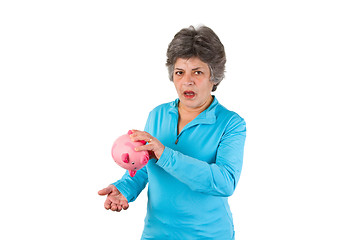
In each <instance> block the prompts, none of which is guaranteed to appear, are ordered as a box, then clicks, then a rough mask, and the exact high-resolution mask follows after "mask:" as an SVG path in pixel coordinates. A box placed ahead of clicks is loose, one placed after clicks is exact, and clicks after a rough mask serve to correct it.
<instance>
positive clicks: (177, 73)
mask: <svg viewBox="0 0 360 240" xmlns="http://www.w3.org/2000/svg"><path fill="white" fill-rule="evenodd" d="M181 74H183V72H182V71H176V72H175V75H178V76H180V75H181Z"/></svg>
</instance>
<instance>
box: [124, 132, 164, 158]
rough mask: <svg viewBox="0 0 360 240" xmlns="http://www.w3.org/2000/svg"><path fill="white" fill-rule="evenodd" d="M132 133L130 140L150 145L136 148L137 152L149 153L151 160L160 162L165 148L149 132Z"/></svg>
mask: <svg viewBox="0 0 360 240" xmlns="http://www.w3.org/2000/svg"><path fill="white" fill-rule="evenodd" d="M131 131H132V132H133V133H132V134H131V135H130V139H131V140H132V141H134V142H136V141H145V142H147V143H148V144H146V145H143V146H140V147H137V148H135V151H144V150H146V151H149V154H150V158H155V159H156V160H159V158H160V157H161V154H162V153H163V152H164V149H165V146H164V145H162V143H161V142H160V141H159V140H157V139H156V138H154V137H153V136H151V135H150V134H149V133H147V132H144V131H138V130H131Z"/></svg>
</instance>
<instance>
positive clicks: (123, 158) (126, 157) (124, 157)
mask: <svg viewBox="0 0 360 240" xmlns="http://www.w3.org/2000/svg"><path fill="white" fill-rule="evenodd" d="M121 160H122V161H123V162H124V163H128V162H129V154H128V153H123V154H121Z"/></svg>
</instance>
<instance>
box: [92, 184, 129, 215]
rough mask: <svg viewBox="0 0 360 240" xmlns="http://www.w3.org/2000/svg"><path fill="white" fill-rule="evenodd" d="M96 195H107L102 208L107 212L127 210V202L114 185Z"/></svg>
mask: <svg viewBox="0 0 360 240" xmlns="http://www.w3.org/2000/svg"><path fill="white" fill-rule="evenodd" d="M98 194H99V195H101V196H105V195H107V198H106V200H105V203H104V207H105V209H107V210H109V209H111V210H112V211H116V212H120V211H121V210H122V209H124V210H126V209H128V208H129V203H128V200H127V199H126V198H125V197H124V195H122V194H121V192H119V190H118V189H117V188H116V187H115V186H114V185H109V186H108V187H107V188H104V189H102V190H100V191H99V192H98Z"/></svg>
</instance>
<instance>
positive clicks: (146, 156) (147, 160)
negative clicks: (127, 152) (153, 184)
mask: <svg viewBox="0 0 360 240" xmlns="http://www.w3.org/2000/svg"><path fill="white" fill-rule="evenodd" d="M148 162H149V155H147V154H146V155H144V156H143V157H142V159H141V163H142V164H144V165H145V164H147V163H148Z"/></svg>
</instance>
